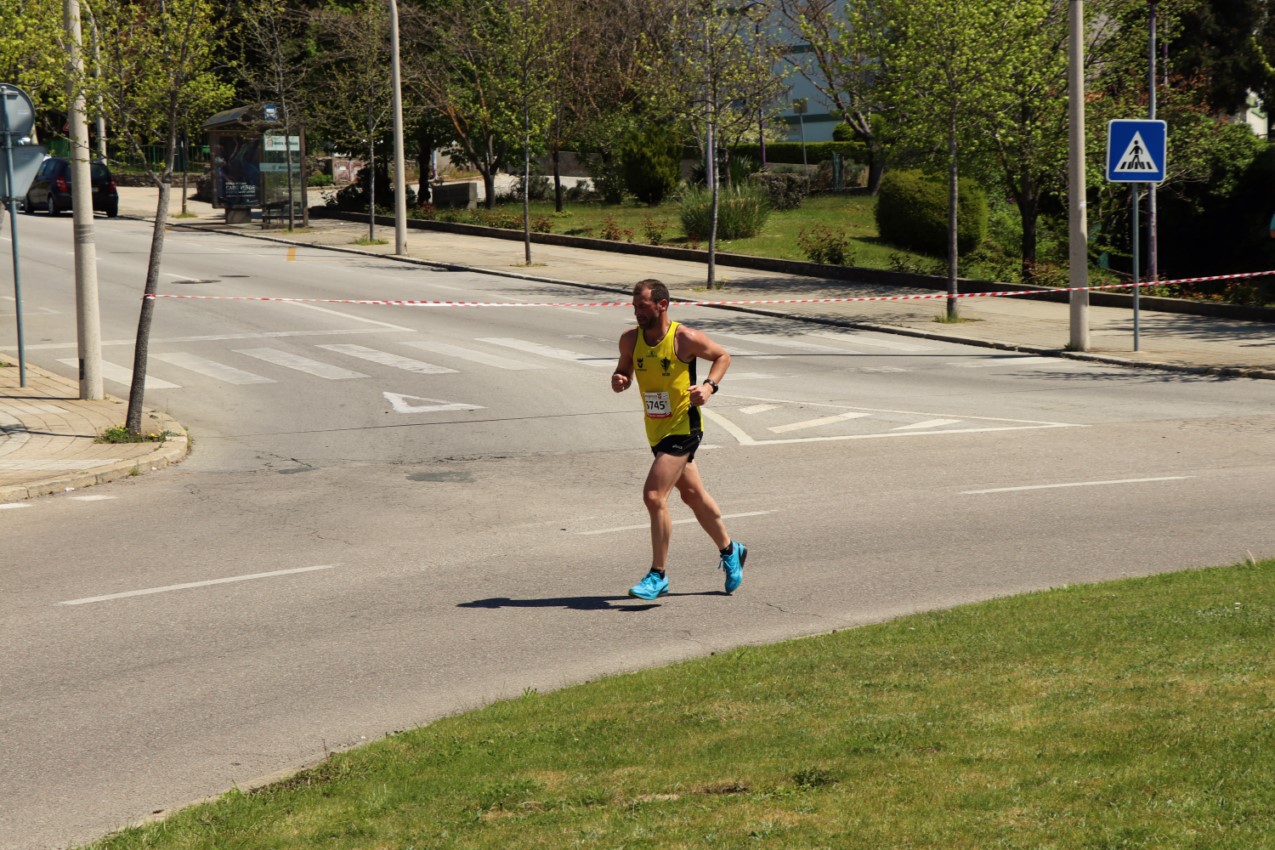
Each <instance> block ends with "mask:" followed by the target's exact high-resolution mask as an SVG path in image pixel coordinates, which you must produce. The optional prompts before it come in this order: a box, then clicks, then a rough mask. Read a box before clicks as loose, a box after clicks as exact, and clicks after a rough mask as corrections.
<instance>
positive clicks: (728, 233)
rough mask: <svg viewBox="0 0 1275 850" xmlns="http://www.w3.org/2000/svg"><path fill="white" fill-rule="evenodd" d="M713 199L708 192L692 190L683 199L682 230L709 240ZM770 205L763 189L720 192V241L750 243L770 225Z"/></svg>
mask: <svg viewBox="0 0 1275 850" xmlns="http://www.w3.org/2000/svg"><path fill="white" fill-rule="evenodd" d="M712 204H713V196H712V192H711V191H710V190H708V189H699V188H696V189H691V190H689V191H687V193H686V194H685V195H684V196H683V197H682V230H684V231H685V232H686V234H687V235H688V236H694V237H698V238H699V239H707V238H708V234H709V230H710V228H711V224H712V214H713V206H712ZM769 215H770V205H769V203H768V202H767V200H766V191H765V190H764V189H763V188H761V187H760V186H754V185H750V184H744V185H742V186H732V187H730V188H725V189H720V190H719V195H718V209H717V237H718V238H719V239H747V238H748V237H750V236H756V235H757V234H758V233H759V232H760V231H761V229H762V227H763V226H764V225H765V224H766V218H767V216H769Z"/></svg>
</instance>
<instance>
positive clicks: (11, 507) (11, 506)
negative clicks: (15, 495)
mask: <svg viewBox="0 0 1275 850" xmlns="http://www.w3.org/2000/svg"><path fill="white" fill-rule="evenodd" d="M29 507H31V506H30V505H28V504H27V503H26V502H4V503H3V504H0V511H16V510H17V509H18V508H29Z"/></svg>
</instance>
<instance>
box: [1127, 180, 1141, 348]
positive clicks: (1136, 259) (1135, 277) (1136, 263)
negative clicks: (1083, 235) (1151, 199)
mask: <svg viewBox="0 0 1275 850" xmlns="http://www.w3.org/2000/svg"><path fill="white" fill-rule="evenodd" d="M1139 185H1140V184H1138V183H1130V184H1129V188H1130V189H1131V190H1132V195H1133V350H1134V351H1137V350H1138V336H1139V331H1140V327H1139V314H1138V295H1139V293H1140V292H1141V291H1142V287H1140V286H1138V271H1139V269H1140V268H1141V262H1142V261H1141V258H1140V257H1139V256H1138V243H1140V242H1141V241H1142V239H1141V238H1140V237H1139V233H1138V228H1139V224H1138V186H1139Z"/></svg>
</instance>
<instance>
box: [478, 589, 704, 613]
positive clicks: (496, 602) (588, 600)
mask: <svg viewBox="0 0 1275 850" xmlns="http://www.w3.org/2000/svg"><path fill="white" fill-rule="evenodd" d="M725 595H726V594H725V593H724V592H723V591H720V590H714V591H709V592H706V593H670V594H669V596H725ZM615 602H629V603H634V604H630V605H614V604H612V603H615ZM456 607H457V608H489V609H493V610H494V609H496V608H570V609H571V610H573V611H628V612H633V611H649V610H651V609H652V608H658V607H660V606H659V604H658V603H655V602H654V601H651V602H648V601H646V600H643V599H634V598H633V597H631V596H557V597H549V598H546V599H510V598H509V597H508V596H493V597H491V598H489V599H475V600H474V601H473V602H461V603H460V604H458V605H457V606H456Z"/></svg>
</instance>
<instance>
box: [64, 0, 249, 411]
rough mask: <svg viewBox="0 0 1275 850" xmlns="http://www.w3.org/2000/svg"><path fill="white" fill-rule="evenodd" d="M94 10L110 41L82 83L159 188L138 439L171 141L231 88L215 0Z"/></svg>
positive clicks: (138, 351)
mask: <svg viewBox="0 0 1275 850" xmlns="http://www.w3.org/2000/svg"><path fill="white" fill-rule="evenodd" d="M94 12H95V16H96V18H97V21H98V24H99V25H100V26H102V27H103V29H104V30H105V31H107V32H110V33H112V34H113V37H112V38H111V39H110V40H109V41H108V42H107V43H106V44H105V45H104V49H103V50H102V51H101V54H100V59H101V62H102V69H101V70H102V72H103V73H102V76H101V77H100V78H98V79H88V80H85V81H83V84H84V85H86V86H89V85H90V84H94V83H97V82H98V81H99V79H100V83H101V87H100V89H99V90H98V92H97V94H98V95H100V97H101V98H102V102H103V106H104V108H105V110H106V111H107V113H108V115H109V117H110V119H111V124H112V126H113V127H114V129H115V135H116V137H117V138H118V139H120V140H121V142H122V143H123V144H125V145H127V146H128V147H130V148H131V149H132V150H133V152H134V154H135V155H136V156H137V158H138V160H139V161H142V162H145V163H146V167H147V170H148V173H149V175H150V178H151V181H152V182H153V183H154V184H155V186H156V188H157V190H158V192H157V195H158V197H157V199H156V207H155V225H154V228H153V229H152V231H151V247H150V257H149V262H148V264H147V268H146V285H145V288H144V297H143V298H142V304H141V310H140V314H139V316H138V322H137V340H136V344H135V347H134V352H133V383H132V386H131V387H130V391H129V396H128V417H127V420H126V423H125V424H126V427H127V429H128V432H129V433H130V434H132V435H134V436H138V435H140V434H141V433H142V405H143V401H144V393H145V386H146V362H147V353H148V350H149V344H150V328H151V321H152V317H153V315H154V310H155V295H156V293H157V292H158V291H159V268H160V262H161V260H162V259H163V253H164V233H165V231H166V229H167V225H168V197H169V190H170V186H171V183H172V176H173V164H174V159H175V157H176V153H177V137H178V135H179V133H180V132H181V128H182V126H183V120H184V119H185V118H187V117H188V116H192V115H211V114H212V113H214V112H216V111H217V110H218V109H220V108H222V107H223V106H224V105H225V104H226V102H227V101H228V100H229V98H230V94H231V87H230V86H229V85H227V84H226V83H224V82H222V81H221V80H220V79H219V78H218V77H217V76H216V75H215V74H214V73H213V70H214V67H215V66H216V60H217V57H218V56H219V55H220V49H221V47H222V44H223V38H224V33H223V31H222V29H221V23H220V22H221V21H222V20H223V18H222V16H221V14H220V7H219V6H218V5H217V4H215V3H214V2H213V0H99V2H98V3H96V4H95V7H94ZM156 139H163V140H164V161H163V163H162V164H160V165H159V166H158V170H157V167H156V165H155V164H154V163H152V162H150V160H149V158H148V157H146V156H145V155H144V152H143V150H144V146H145V145H147V144H150V143H152V142H153V141H154V140H156Z"/></svg>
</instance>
